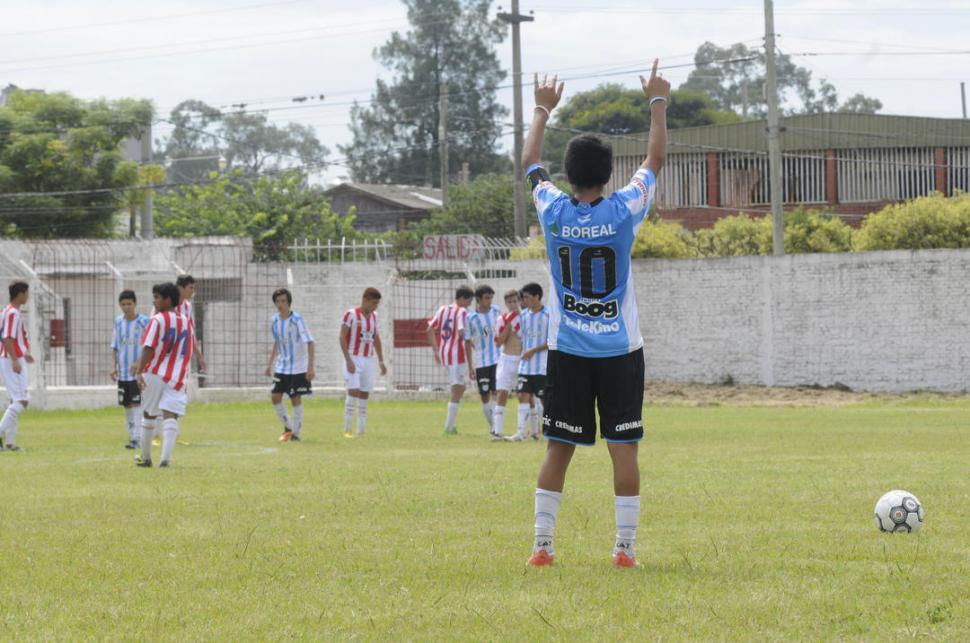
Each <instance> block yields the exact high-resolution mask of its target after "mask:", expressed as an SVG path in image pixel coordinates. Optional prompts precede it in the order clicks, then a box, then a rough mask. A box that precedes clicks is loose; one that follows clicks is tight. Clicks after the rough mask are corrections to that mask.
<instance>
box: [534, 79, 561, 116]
mask: <svg viewBox="0 0 970 643" xmlns="http://www.w3.org/2000/svg"><path fill="white" fill-rule="evenodd" d="M558 80H559V75H558V74H553V76H552V81H551V82H550V81H549V76H543V77H542V82H541V83H540V82H539V74H536V75H535V78H534V79H533V85H534V92H535V98H536V105H538V106H539V107H544V108H546V109H547V110H549V111H550V112H551V111H552V110H554V109H555V108H556V105H558V104H559V99H560V98H562V90H563V89H564V88H565V87H566V83H565V82H561V83H559V86H558V87H557V86H556V82H557V81H558Z"/></svg>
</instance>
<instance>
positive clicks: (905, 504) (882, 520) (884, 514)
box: [876, 489, 924, 533]
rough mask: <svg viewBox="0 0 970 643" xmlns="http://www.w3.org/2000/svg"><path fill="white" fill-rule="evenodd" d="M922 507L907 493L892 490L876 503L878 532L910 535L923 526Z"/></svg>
mask: <svg viewBox="0 0 970 643" xmlns="http://www.w3.org/2000/svg"><path fill="white" fill-rule="evenodd" d="M923 515H924V513H923V505H922V503H920V501H919V498H917V497H916V496H914V495H913V494H911V493H910V492H908V491H903V490H902V489H894V490H892V491H890V492H888V493H885V494H883V496H882V498H880V499H879V500H878V501H877V502H876V527H879V531H887V532H900V531H901V532H905V533H912V532H914V531H918V530H919V528H920V527H922V526H923Z"/></svg>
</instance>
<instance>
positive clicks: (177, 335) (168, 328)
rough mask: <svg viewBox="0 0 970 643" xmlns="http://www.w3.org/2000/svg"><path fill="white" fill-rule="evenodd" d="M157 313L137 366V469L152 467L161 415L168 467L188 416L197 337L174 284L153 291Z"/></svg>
mask: <svg viewBox="0 0 970 643" xmlns="http://www.w3.org/2000/svg"><path fill="white" fill-rule="evenodd" d="M152 296H153V298H154V300H155V314H154V315H152V318H151V320H150V321H149V322H148V328H146V329H145V334H144V335H143V336H142V338H141V347H142V351H141V357H140V358H139V359H138V365H137V366H136V367H135V375H136V376H137V377H138V384H139V386H140V387H141V388H142V410H143V411H144V416H145V417H144V420H143V422H142V439H141V461H140V462H139V463H138V466H141V467H150V466H152V434H153V433H154V430H155V421H156V419H157V418H158V416H159V415H161V416H162V459H161V462H160V463H159V466H162V467H167V466H168V464H169V461H170V460H171V458H172V451H173V450H174V449H175V439H176V437H177V436H178V428H179V426H178V422H179V418H180V417H182V416H183V415H185V407H186V405H187V404H188V394H187V393H186V388H187V383H188V375H189V363H190V361H191V359H192V350H193V348H194V347H195V346H194V345H195V336H194V335H193V333H192V331H191V329H190V328H189V320H188V319H186V318H185V317H183V316H182V315H181V314H179V312H178V303H179V291H178V287H177V286H176V285H175V284H173V283H165V284H157V285H156V286H154V287H153V288H152Z"/></svg>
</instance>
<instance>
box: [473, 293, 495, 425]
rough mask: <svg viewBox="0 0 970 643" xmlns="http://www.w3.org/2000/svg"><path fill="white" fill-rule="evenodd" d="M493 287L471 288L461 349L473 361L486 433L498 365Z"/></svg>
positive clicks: (490, 423) (492, 409)
mask: <svg viewBox="0 0 970 643" xmlns="http://www.w3.org/2000/svg"><path fill="white" fill-rule="evenodd" d="M493 297H495V291H494V290H492V287H491V286H487V285H484V284H483V285H481V286H479V287H478V288H476V289H475V309H474V310H473V311H472V312H470V313H468V319H467V320H466V321H465V340H466V342H467V343H466V344H465V352H466V353H468V360H469V362H473V363H474V364H475V380H476V382H477V383H478V394H479V396H481V398H482V413H483V414H484V415H485V421H486V422H488V432H489V435H493V436H494V432H493V426H492V413H493V411H494V410H495V370H496V367H497V365H498V358H499V354H500V351H499V346H498V344H496V343H495V329H496V328H498V322H499V319H500V318H501V317H502V311H501V310H499V307H498V306H495V305H493V304H492V298H493Z"/></svg>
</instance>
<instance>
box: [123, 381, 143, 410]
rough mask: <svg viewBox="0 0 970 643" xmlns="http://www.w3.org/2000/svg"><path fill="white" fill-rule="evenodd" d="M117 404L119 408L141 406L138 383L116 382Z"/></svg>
mask: <svg viewBox="0 0 970 643" xmlns="http://www.w3.org/2000/svg"><path fill="white" fill-rule="evenodd" d="M118 404H119V405H121V406H138V405H139V404H141V389H140V388H138V382H137V381H135V380H131V381H128V382H123V381H121V380H118Z"/></svg>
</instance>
